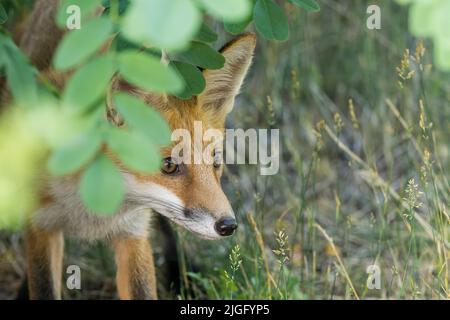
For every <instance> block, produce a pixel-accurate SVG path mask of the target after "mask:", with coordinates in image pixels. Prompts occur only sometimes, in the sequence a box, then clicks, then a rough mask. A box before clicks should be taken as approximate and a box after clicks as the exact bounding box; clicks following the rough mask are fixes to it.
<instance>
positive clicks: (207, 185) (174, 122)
mask: <svg viewBox="0 0 450 320" xmlns="http://www.w3.org/2000/svg"><path fill="white" fill-rule="evenodd" d="M57 3H58V1H57V0H40V1H37V3H36V5H35V8H34V10H33V12H32V13H31V15H30V17H29V19H28V21H27V22H26V24H25V25H24V27H23V35H22V36H21V38H20V41H19V45H20V47H21V48H22V49H23V50H24V52H25V53H26V54H27V55H28V56H29V58H30V60H31V62H33V63H34V64H35V65H36V66H37V67H38V68H39V70H40V71H41V72H42V74H44V75H45V76H46V77H47V78H49V79H50V80H51V81H53V82H54V84H55V85H56V86H57V87H60V88H61V87H63V86H64V75H59V74H56V73H55V72H53V71H52V70H51V68H50V61H51V58H52V54H53V52H54V50H55V48H56V46H57V44H58V42H59V40H60V39H61V37H62V35H63V33H62V32H61V31H59V30H58V29H57V27H56V26H55V25H54V23H53V20H54V14H55V11H56V7H57ZM255 44H256V38H255V36H254V35H253V34H251V33H247V34H244V35H241V36H239V37H237V38H236V39H234V40H233V41H231V42H230V43H228V44H227V45H226V46H225V47H223V48H222V50H221V53H222V54H223V56H224V57H225V61H226V62H225V66H224V67H223V68H222V69H220V70H204V71H203V74H204V77H205V80H206V88H205V90H204V92H203V93H201V94H200V95H198V96H196V97H193V98H191V99H190V100H188V101H183V100H179V99H177V98H174V97H170V96H165V95H162V94H156V93H152V92H144V91H142V90H139V89H137V88H135V87H132V86H131V85H129V84H127V83H124V82H122V81H120V80H118V81H117V82H116V88H117V90H122V91H127V92H130V93H133V94H135V95H136V96H138V97H140V98H141V99H142V100H144V101H146V102H148V103H149V104H151V105H152V106H153V107H154V108H155V109H156V110H157V111H158V112H160V114H161V115H162V116H163V117H164V118H165V119H166V120H167V122H168V123H169V125H170V126H171V128H172V129H179V128H184V129H187V130H189V131H190V132H191V133H192V131H193V124H194V121H201V122H202V125H203V128H204V129H208V128H216V129H219V130H222V131H223V130H224V124H225V118H226V116H227V114H228V113H229V112H230V111H231V109H232V108H233V104H234V99H235V96H236V95H237V94H238V92H239V89H240V87H241V84H242V82H243V80H244V77H245V74H246V73H247V70H248V68H249V66H250V64H251V61H252V56H253V52H254V49H255ZM80 94H82V93H80ZM172 147H173V146H168V147H165V148H163V149H162V150H161V155H162V157H163V158H166V157H169V156H170V155H171V149H172ZM219 151H220V150H219ZM115 161H116V160H115ZM118 165H119V166H120V167H121V168H122V175H123V179H124V182H125V185H126V195H125V201H124V202H123V204H122V206H121V208H120V209H119V210H118V211H117V213H116V214H114V215H112V216H110V217H104V216H98V215H95V214H93V213H91V212H89V211H88V210H87V209H86V208H85V207H84V205H83V203H82V202H81V200H80V198H79V195H78V191H77V190H78V179H79V178H78V175H74V176H70V177H64V178H58V179H55V178H49V180H48V184H47V186H46V188H44V190H43V191H42V203H41V208H40V209H39V210H38V211H37V212H36V213H34V214H33V215H32V216H31V218H30V221H29V224H28V227H27V231H26V249H27V250H26V251H27V260H28V282H29V293H30V297H31V298H32V299H54V298H56V299H58V298H60V297H61V294H60V288H61V270H62V257H63V234H67V235H73V236H76V237H79V238H83V239H88V240H92V239H107V240H109V241H110V242H111V243H112V244H113V247H114V250H115V254H116V264H117V287H118V292H119V296H120V298H122V299H155V298H156V281H155V270H154V264H153V256H152V249H151V245H150V244H149V242H148V236H149V232H151V231H150V229H149V221H150V219H151V217H152V215H154V214H155V213H159V214H161V215H163V216H166V217H167V218H169V219H170V220H172V221H173V222H175V223H177V224H179V225H181V226H183V227H185V228H187V229H188V230H190V231H192V232H194V233H196V234H198V235H199V236H201V237H203V238H206V239H217V238H220V237H221V236H220V235H219V234H218V232H217V231H216V230H215V228H214V225H215V223H216V222H217V221H218V220H220V219H222V218H230V219H231V218H234V213H233V210H232V208H231V206H230V203H229V201H228V199H227V197H226V195H225V194H224V192H223V191H222V188H221V185H220V178H221V175H222V171H223V167H222V166H221V167H220V168H215V167H214V166H213V165H207V164H181V165H182V168H183V172H182V173H180V174H178V175H176V176H170V175H165V174H163V173H156V174H153V175H145V174H138V173H135V172H131V171H128V170H126V169H125V168H124V167H123V166H121V164H120V163H118ZM174 254H175V253H174Z"/></svg>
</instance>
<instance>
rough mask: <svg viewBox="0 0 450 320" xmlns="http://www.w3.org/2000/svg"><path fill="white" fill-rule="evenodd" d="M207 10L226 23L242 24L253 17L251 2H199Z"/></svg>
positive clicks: (219, 0)
mask: <svg viewBox="0 0 450 320" xmlns="http://www.w3.org/2000/svg"><path fill="white" fill-rule="evenodd" d="M199 2H200V3H201V4H202V5H203V7H205V9H206V10H207V11H208V12H209V13H210V14H211V15H213V16H215V17H216V18H219V19H221V20H223V21H226V22H240V21H243V20H245V19H247V18H248V17H249V16H250V15H251V11H252V6H251V1H249V0H226V1H224V0H199Z"/></svg>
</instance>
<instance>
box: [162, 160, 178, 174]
mask: <svg viewBox="0 0 450 320" xmlns="http://www.w3.org/2000/svg"><path fill="white" fill-rule="evenodd" d="M161 171H162V172H163V173H165V174H177V173H178V172H179V171H180V167H179V165H178V164H176V163H175V162H174V161H173V159H172V158H171V157H168V158H165V159H164V160H163V165H162V168H161Z"/></svg>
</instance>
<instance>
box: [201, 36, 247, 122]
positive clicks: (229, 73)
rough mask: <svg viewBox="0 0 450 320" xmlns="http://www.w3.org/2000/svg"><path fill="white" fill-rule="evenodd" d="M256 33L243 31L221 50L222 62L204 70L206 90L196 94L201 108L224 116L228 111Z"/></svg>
mask: <svg viewBox="0 0 450 320" xmlns="http://www.w3.org/2000/svg"><path fill="white" fill-rule="evenodd" d="M255 46H256V36H255V34H253V33H245V34H243V35H241V36H239V37H237V38H235V39H234V40H232V41H230V42H229V43H227V44H226V45H225V46H224V47H223V48H222V49H221V50H220V53H222V55H223V56H224V57H225V65H224V66H223V68H222V69H218V70H205V71H204V72H203V75H204V77H205V80H206V87H205V90H204V91H203V92H202V93H201V94H200V95H199V96H198V102H199V103H200V104H201V106H202V108H204V109H205V110H207V111H212V112H215V113H217V115H221V116H223V117H224V118H225V116H226V114H227V113H229V112H230V111H231V109H232V108H233V104H234V98H235V97H236V95H237V94H238V93H239V89H240V87H241V85H242V82H243V81H244V78H245V75H246V74H247V71H248V69H249V67H250V64H251V62H252V59H253V52H254V51H255Z"/></svg>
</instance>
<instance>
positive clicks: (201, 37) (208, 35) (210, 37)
mask: <svg viewBox="0 0 450 320" xmlns="http://www.w3.org/2000/svg"><path fill="white" fill-rule="evenodd" d="M194 40H195V41H200V42H207V43H210V42H214V41H216V40H217V33H215V32H214V31H213V30H212V29H211V28H210V27H209V26H208V25H207V24H206V23H203V24H202V26H201V28H200V30H199V31H198V33H197V35H196V36H195V37H194Z"/></svg>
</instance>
